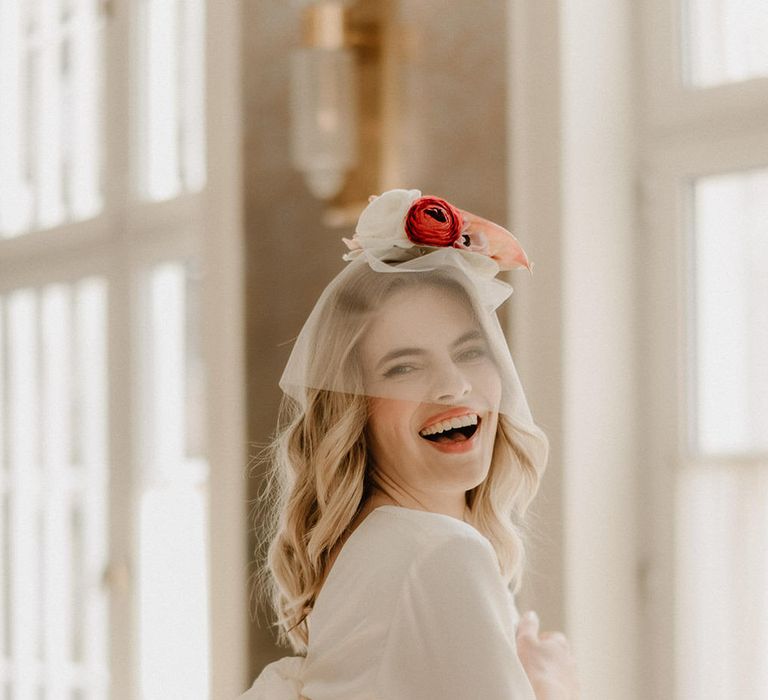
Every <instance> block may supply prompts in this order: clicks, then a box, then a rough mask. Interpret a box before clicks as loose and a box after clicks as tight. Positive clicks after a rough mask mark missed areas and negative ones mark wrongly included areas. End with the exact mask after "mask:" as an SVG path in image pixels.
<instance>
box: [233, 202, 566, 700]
mask: <svg viewBox="0 0 768 700" xmlns="http://www.w3.org/2000/svg"><path fill="white" fill-rule="evenodd" d="M345 243H346V244H347V247H348V248H349V252H348V253H347V254H346V255H345V259H346V260H348V264H347V265H346V267H345V268H344V269H343V270H342V272H341V273H339V274H338V275H337V276H336V278H334V279H333V280H332V281H331V283H330V284H329V285H328V287H326V289H325V290H324V292H323V294H322V295H321V296H320V298H319V300H318V302H317V304H316V305H315V308H314V309H313V311H312V313H311V314H310V316H309V318H308V320H307V322H306V324H305V325H304V328H303V329H302V331H301V333H300V335H299V336H298V338H297V340H296V343H295V345H294V348H293V351H292V353H291V356H290V358H289V361H288V364H287V366H286V368H285V371H284V373H283V376H282V378H281V380H280V386H281V388H282V389H283V391H284V393H285V399H284V403H283V405H282V410H281V417H280V425H279V427H278V431H277V433H276V436H275V438H274V441H273V443H272V444H271V446H270V450H269V457H270V459H269V463H270V473H269V478H268V480H267V482H266V486H267V489H266V499H265V507H264V518H265V521H266V523H267V525H268V531H267V534H266V539H265V541H264V544H265V545H267V546H268V552H267V557H266V561H265V564H264V566H263V568H262V569H261V570H260V575H259V580H258V581H257V589H258V591H259V592H261V593H262V595H263V596H264V598H265V599H266V600H268V601H269V602H270V603H271V606H272V608H273V610H274V611H275V613H276V616H277V620H276V627H277V634H278V640H279V641H280V642H281V643H283V644H286V643H287V644H289V645H290V646H291V647H292V649H293V651H294V652H295V653H296V655H295V656H287V657H284V658H282V659H280V660H279V661H276V662H274V663H272V664H269V665H268V666H267V667H266V668H264V669H263V671H262V672H261V674H260V675H259V676H258V678H257V679H256V680H255V681H254V683H253V685H252V686H251V688H250V689H249V690H247V691H246V692H245V693H244V694H243V695H241V696H240V700H266V699H269V700H298V699H299V698H306V699H307V700H353V699H355V700H362V699H364V698H367V699H370V700H390V699H391V700H417V699H418V700H431V699H432V698H434V699H435V700H437V699H438V698H439V699H440V700H470V699H474V698H483V699H484V700H518V699H519V700H533V699H534V698H536V699H537V700H542V699H546V700H555V699H558V700H560V699H562V700H570V699H572V698H576V697H577V693H578V682H577V678H576V668H575V661H574V658H573V655H572V653H571V651H570V648H569V644H568V641H567V639H566V638H565V636H564V635H563V634H562V633H560V632H550V633H542V634H539V631H538V619H537V618H536V616H535V613H531V614H527V615H524V616H523V617H522V619H521V618H520V616H519V614H518V612H517V608H516V606H515V600H514V595H515V593H517V592H518V591H519V589H520V587H521V584H522V575H523V571H524V566H525V549H524V534H525V522H524V515H525V513H526V510H527V508H528V506H529V504H530V503H531V501H532V499H533V498H534V496H535V494H536V491H537V489H538V485H539V480H540V478H541V474H542V472H543V471H544V468H545V466H546V462H547V456H548V447H549V446H548V441H547V438H546V436H545V435H544V433H543V432H542V431H541V430H540V429H539V428H538V427H537V426H536V425H535V424H534V422H533V420H532V418H531V414H530V411H529V409H528V405H527V402H526V400H525V395H524V393H523V388H522V385H521V384H520V381H519V378H518V376H517V373H516V370H515V367H514V363H513V361H512V358H511V355H510V353H509V348H508V346H507V343H506V341H505V339H504V335H503V333H502V331H501V327H500V326H499V323H498V320H497V318H496V314H495V310H496V308H497V307H498V306H499V305H500V304H501V303H502V302H503V301H504V300H506V299H507V298H508V296H509V294H511V292H512V288H511V287H510V286H509V285H508V284H506V283H505V282H503V281H501V280H499V279H496V277H495V275H496V273H498V272H499V270H502V269H513V268H516V267H526V268H528V269H529V270H531V269H532V266H531V264H530V263H529V261H528V259H527V257H526V255H525V253H524V252H523V250H522V248H521V247H520V245H519V243H518V242H517V240H516V239H515V238H514V237H513V236H512V235H511V234H510V233H509V232H508V231H506V230H504V229H503V228H501V227H500V226H498V225H496V224H493V223H492V222H489V221H486V220H485V219H481V218H480V217H477V216H474V215H473V214H470V213H469V212H466V211H462V210H460V209H457V208H456V207H454V206H452V205H451V204H450V203H448V202H446V201H445V200H442V199H438V198H435V197H422V196H421V193H420V192H419V191H418V190H390V191H388V192H385V193H383V194H382V195H380V196H378V197H372V198H371V200H370V202H369V204H368V207H367V208H366V209H365V210H364V211H363V213H362V214H361V216H360V220H359V222H358V226H357V229H356V234H355V236H354V238H353V239H351V240H347V239H345Z"/></svg>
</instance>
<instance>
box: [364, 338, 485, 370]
mask: <svg viewBox="0 0 768 700" xmlns="http://www.w3.org/2000/svg"><path fill="white" fill-rule="evenodd" d="M482 337H483V334H482V333H481V332H480V331H478V330H472V331H467V332H466V333H464V335H462V336H459V337H458V338H457V339H456V340H454V341H453V343H451V347H452V348H455V347H458V346H459V345H461V344H462V343H466V342H467V341H468V340H478V339H480V338H482ZM426 354H427V351H426V350H424V349H423V348H397V349H396V350H392V351H390V352H388V353H387V354H386V355H384V357H382V358H381V359H380V360H379V362H378V364H377V365H376V367H377V369H378V368H379V367H381V365H383V364H384V363H386V362H389V361H390V360H394V359H396V358H398V357H404V356H406V355H426Z"/></svg>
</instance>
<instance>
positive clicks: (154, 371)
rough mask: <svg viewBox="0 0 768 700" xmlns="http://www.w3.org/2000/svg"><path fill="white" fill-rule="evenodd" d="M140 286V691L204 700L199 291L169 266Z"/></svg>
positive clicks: (177, 267) (153, 696) (159, 699)
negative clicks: (143, 316)
mask: <svg viewBox="0 0 768 700" xmlns="http://www.w3.org/2000/svg"><path fill="white" fill-rule="evenodd" d="M145 292H146V294H147V296H146V305H145V313H146V315H147V324H146V328H147V329H148V335H147V336H146V337H145V338H144V344H145V348H146V350H145V360H146V361H145V365H144V366H145V373H144V381H143V384H144V388H145V397H144V399H143V400H144V406H145V410H144V411H143V412H142V413H143V415H144V416H145V417H146V422H145V423H144V425H143V426H142V432H143V434H144V438H143V439H142V441H141V442H142V448H143V450H144V452H143V457H142V465H143V470H142V486H141V502H140V512H139V538H140V541H139V595H140V600H139V606H140V615H141V622H140V624H141V634H140V662H141V674H140V675H141V697H142V698H144V699H145V700H165V698H188V699H189V700H195V699H196V698H199V699H200V700H203V699H205V700H207V698H208V656H209V634H208V554H207V552H208V543H207V531H208V510H207V498H208V464H207V462H206V461H205V459H204V457H203V450H204V449H205V443H204V435H205V431H204V422H205V420H204V418H205V417H204V412H203V409H204V401H205V400H204V396H203V383H204V376H203V371H202V370H203V366H202V361H201V357H200V352H199V346H198V337H199V336H198V330H199V328H198V324H197V321H198V318H199V309H198V301H199V290H198V284H197V280H196V278H195V277H194V275H193V274H192V272H191V270H190V268H189V267H188V266H187V265H185V264H183V263H168V264H164V265H160V266H158V267H156V268H154V269H153V270H151V272H150V274H149V276H148V279H147V286H146V288H145Z"/></svg>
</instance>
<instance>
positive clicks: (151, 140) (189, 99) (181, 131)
mask: <svg viewBox="0 0 768 700" xmlns="http://www.w3.org/2000/svg"><path fill="white" fill-rule="evenodd" d="M141 8H142V12H141V17H140V24H141V26H142V31H141V33H140V34H141V37H142V41H143V46H142V62H141V71H140V74H139V79H140V81H141V85H142V143H141V148H140V149H139V150H140V153H141V154H142V157H143V161H142V162H141V167H140V171H141V183H140V185H141V190H142V192H143V193H144V195H145V196H147V197H149V198H150V199H154V200H164V199H169V198H172V197H175V196H177V195H178V194H180V193H181V192H183V191H197V190H199V189H201V188H202V187H203V185H204V184H205V157H204V153H205V138H204V123H205V122H204V110H205V105H204V97H203V86H204V78H205V72H204V57H205V53H204V46H205V36H204V4H203V0H143V2H142V5H141Z"/></svg>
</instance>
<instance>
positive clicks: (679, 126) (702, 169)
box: [637, 0, 768, 698]
mask: <svg viewBox="0 0 768 700" xmlns="http://www.w3.org/2000/svg"><path fill="white" fill-rule="evenodd" d="M682 5H683V0H677V1H676V2H673V0H649V2H647V3H641V4H639V6H638V9H637V12H638V25H637V26H638V27H640V31H639V36H638V41H639V48H640V54H639V57H640V68H641V72H642V79H641V81H640V84H639V97H640V105H641V109H640V117H641V122H640V134H639V137H640V148H639V164H638V167H639V174H638V176H639V183H638V184H639V213H638V215H639V235H640V236H641V240H642V241H643V244H642V250H644V251H645V252H646V254H647V255H646V257H644V258H643V259H641V260H639V261H638V264H639V265H640V267H639V270H638V272H639V275H638V279H639V280H640V282H641V287H640V290H639V291H640V298H639V304H640V310H641V329H640V330H641V336H640V337H641V338H648V339H651V340H649V341H648V342H647V344H646V345H645V353H646V354H645V357H644V359H641V366H640V367H639V371H640V377H641V382H640V387H641V391H642V394H641V397H640V399H641V400H640V406H641V407H642V409H641V410H642V414H641V420H642V426H641V435H645V436H648V438H647V439H646V440H644V445H643V452H644V457H645V462H644V465H641V466H642V467H643V476H642V477H641V479H640V482H639V483H640V496H641V498H640V503H641V513H640V522H643V523H646V527H645V529H644V530H642V529H641V541H640V548H641V555H642V557H643V558H644V560H645V561H646V562H647V569H646V572H645V585H646V587H647V595H646V597H645V608H644V614H643V617H642V625H643V630H642V632H643V636H642V639H643V657H644V659H645V664H646V667H647V668H650V669H652V670H653V672H652V673H648V674H643V675H642V677H641V683H642V686H641V689H642V693H641V696H642V697H670V698H672V697H675V698H677V697H683V695H681V691H680V689H679V688H677V687H676V667H675V654H670V653H669V651H670V650H676V648H677V643H676V639H675V611H676V604H675V594H674V591H675V581H676V578H675V577H676V565H677V562H676V558H675V549H676V540H675V537H676V530H675V491H676V487H677V475H678V474H679V473H680V471H681V470H683V469H686V468H706V467H707V466H708V465H714V464H723V463H724V462H727V463H728V464H732V465H734V466H739V467H742V466H746V467H750V466H756V465H757V464H758V460H754V459H751V458H734V459H727V460H724V459H723V458H712V459H708V458H704V457H701V456H698V455H692V454H689V442H688V429H689V425H688V421H689V420H691V419H692V416H690V415H689V413H690V410H691V409H690V405H691V404H690V400H689V397H688V396H687V393H688V392H689V391H690V389H691V387H690V385H689V379H688V375H689V373H690V372H691V371H692V369H693V368H692V367H690V362H692V357H691V352H692V349H693V347H694V345H693V343H694V337H693V330H694V329H693V320H692V318H691V317H690V315H689V313H688V311H689V309H688V307H687V305H688V303H689V301H690V300H689V298H688V295H689V294H690V293H691V292H692V291H693V287H692V272H693V270H692V269H691V265H692V263H693V258H692V254H693V251H692V247H691V246H690V235H691V233H692V229H691V227H692V225H693V224H694V222H693V212H692V207H691V204H692V201H691V196H692V190H691V187H692V184H693V181H694V180H695V179H696V178H698V177H702V176H707V175H716V174H724V173H730V172H738V171H743V170H751V169H755V168H763V167H768V76H767V77H761V78H754V79H751V80H746V81H741V82H733V83H728V84H723V85H718V86H713V87H709V88H687V87H684V86H683V84H682V72H681V69H682V54H681V51H682V49H681V47H680V42H681V41H682V39H681V33H680V28H681V17H682ZM678 76H680V79H679V80H678ZM642 357H643V356H642V355H641V358H642ZM689 358H690V360H689Z"/></svg>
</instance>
